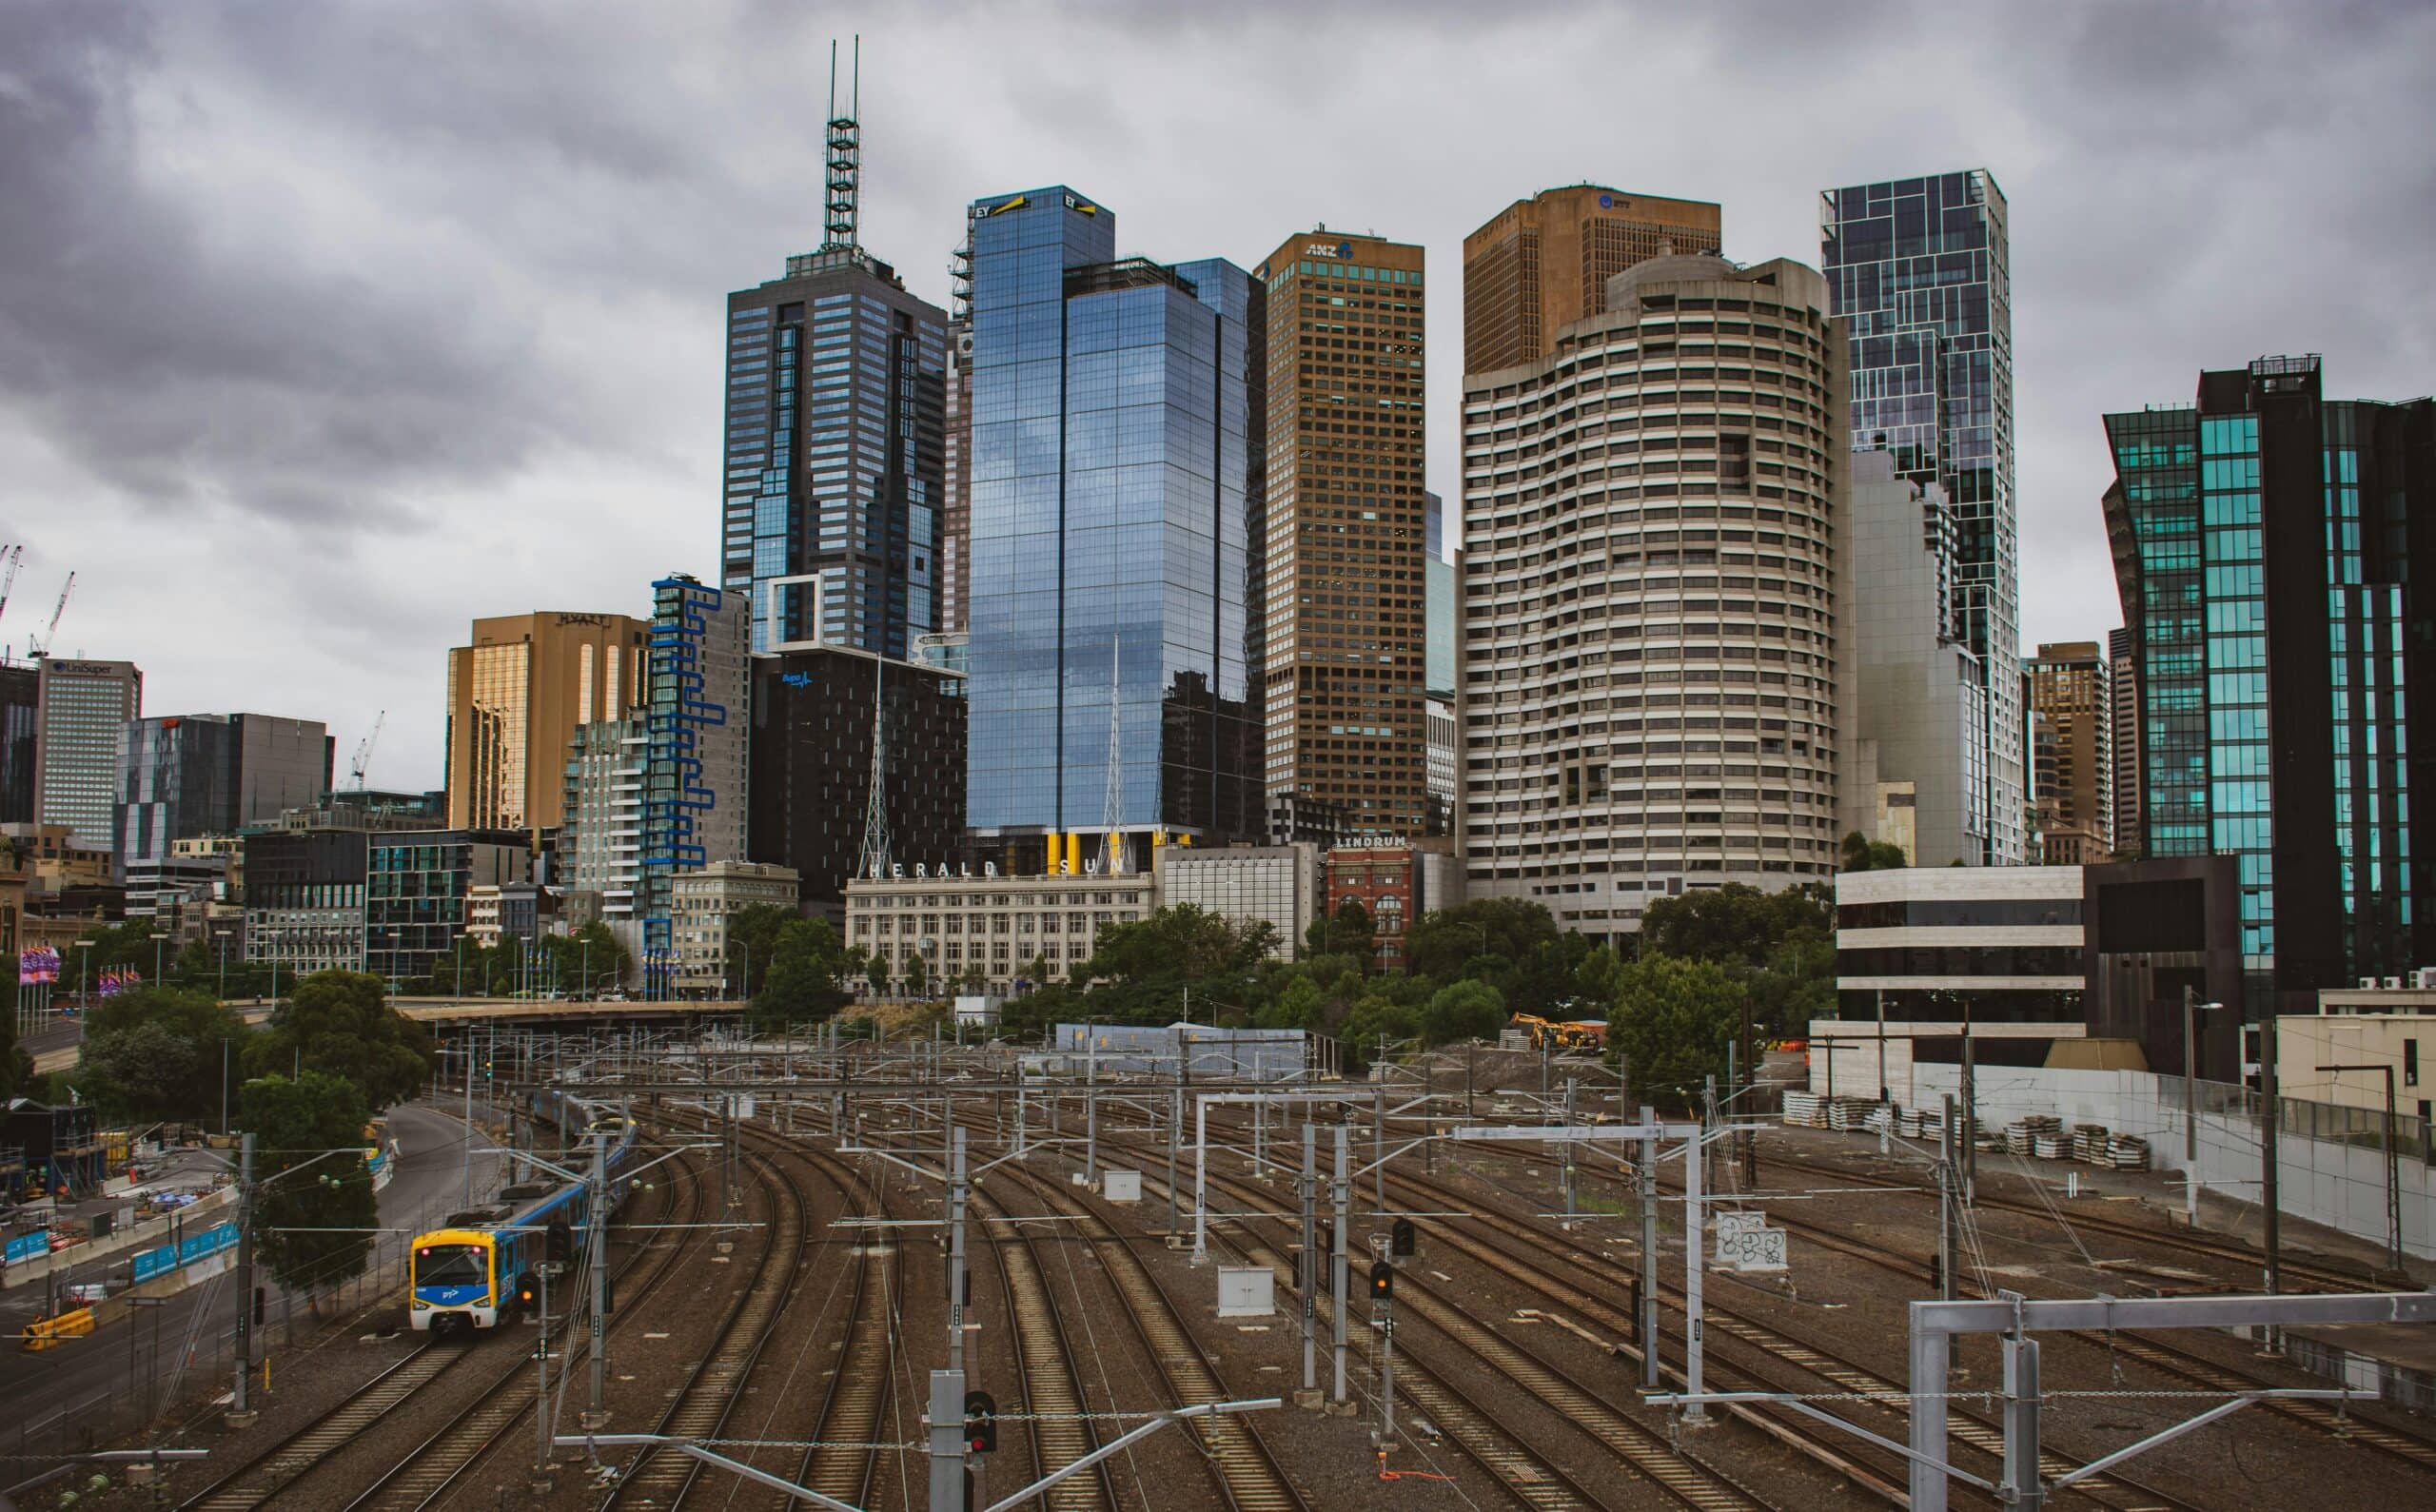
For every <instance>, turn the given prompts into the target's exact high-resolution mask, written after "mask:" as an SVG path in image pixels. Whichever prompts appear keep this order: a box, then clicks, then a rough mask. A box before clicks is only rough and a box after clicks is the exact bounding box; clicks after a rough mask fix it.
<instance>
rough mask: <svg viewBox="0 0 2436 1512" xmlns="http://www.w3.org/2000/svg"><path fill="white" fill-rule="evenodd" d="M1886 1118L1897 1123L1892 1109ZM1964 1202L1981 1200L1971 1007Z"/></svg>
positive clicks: (1967, 1016) (1965, 1071) (1965, 1065)
mask: <svg viewBox="0 0 2436 1512" xmlns="http://www.w3.org/2000/svg"><path fill="white" fill-rule="evenodd" d="M1886 1116H1887V1119H1888V1121H1889V1122H1892V1121H1893V1120H1894V1117H1895V1114H1894V1110H1893V1109H1888V1111H1887V1115H1886ZM1961 1137H1962V1144H1961V1147H1960V1149H1958V1150H1957V1151H1956V1152H1957V1153H1958V1154H1960V1155H1961V1157H1962V1201H1963V1204H1964V1205H1965V1206H1966V1207H1967V1206H1969V1205H1970V1204H1973V1203H1975V1202H1977V1201H1978V1200H1979V1059H1978V1053H1977V1051H1975V1050H1974V1048H1973V1046H1972V1042H1971V1004H1970V1003H1969V1002H1968V1001H1965V1002H1964V1003H1963V1005H1962V1136H1961Z"/></svg>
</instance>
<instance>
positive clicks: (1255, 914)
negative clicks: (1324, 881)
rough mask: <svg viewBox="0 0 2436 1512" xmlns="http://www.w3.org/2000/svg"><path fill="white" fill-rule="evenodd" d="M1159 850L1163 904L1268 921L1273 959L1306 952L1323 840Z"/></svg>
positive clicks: (1240, 919) (1230, 917) (1298, 956)
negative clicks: (1306, 938)
mask: <svg viewBox="0 0 2436 1512" xmlns="http://www.w3.org/2000/svg"><path fill="white" fill-rule="evenodd" d="M1157 854H1158V858H1159V897H1160V902H1161V904H1162V906H1169V907H1171V906H1173V905H1176V904H1180V903H1189V904H1191V905H1192V906H1193V907H1195V908H1198V909H1201V910H1203V911H1205V912H1207V913H1215V914H1218V915H1220V916H1221V917H1223V918H1226V919H1228V920H1231V921H1233V922H1236V923H1241V924H1252V923H1265V924H1267V925H1268V926H1269V928H1270V930H1271V931H1273V932H1274V934H1273V937H1272V939H1271V941H1270V945H1269V952H1268V953H1269V955H1270V956H1271V957H1272V958H1273V959H1276V960H1281V961H1292V960H1300V959H1301V958H1302V956H1303V954H1304V950H1303V934H1304V932H1305V931H1306V930H1307V929H1309V928H1310V924H1311V920H1312V918H1313V917H1314V916H1315V915H1316V913H1317V911H1318V909H1319V906H1320V885H1321V879H1320V848H1319V847H1318V846H1316V845H1308V844H1302V843H1296V844H1292V845H1230V846H1224V847H1219V848H1214V849H1208V850H1205V849H1201V848H1199V847H1195V846H1182V845H1172V846H1161V847H1159V848H1158V853H1157Z"/></svg>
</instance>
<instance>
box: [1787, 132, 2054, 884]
mask: <svg viewBox="0 0 2436 1512" xmlns="http://www.w3.org/2000/svg"><path fill="white" fill-rule="evenodd" d="M1819 199H1820V205H1819V243H1820V255H1821V267H1822V268H1823V269H1824V271H1825V272H1826V275H1827V284H1828V288H1829V291H1830V294H1831V297H1832V298H1833V301H1834V309H1835V314H1836V316H1837V318H1838V319H1840V320H1842V321H1844V322H1845V323H1846V328H1847V331H1848V333H1849V346H1850V351H1851V357H1852V372H1853V377H1852V445H1853V449H1854V450H1855V451H1875V450H1885V451H1891V452H1893V453H1894V454H1895V459H1896V473H1897V475H1898V476H1900V477H1904V478H1907V479H1910V480H1912V481H1915V482H1921V483H1936V484H1938V485H1940V486H1941V487H1942V488H1943V489H1944V491H1945V494H1946V498H1947V500H1948V501H1949V502H1950V503H1951V505H1952V506H1953V511H1954V517H1955V526H1956V528H1955V533H1954V539H1953V543H1952V546H1951V550H1952V553H1953V556H1954V562H1953V580H1954V584H1955V593H1954V598H1953V605H1952V611H1951V612H1952V615H1953V622H1952V623H1951V624H1950V625H1947V626H1945V627H1943V633H1944V634H1945V635H1947V636H1948V637H1950V638H1952V639H1954V640H1955V642H1956V643H1957V644H1960V645H1963V646H1965V647H1967V648H1968V649H1969V650H1970V652H1971V654H1972V655H1973V656H1974V658H1976V659H1977V663H1978V669H1979V675H1980V677H1982V679H1983V683H1982V685H1983V687H1984V689H1985V692H1986V697H1984V698H1982V699H1980V700H1978V702H1979V705H1980V708H1981V712H1982V722H1981V723H1980V724H1979V725H1978V726H1977V727H1976V728H1974V730H1973V731H1972V732H1970V735H1971V739H1970V741H1969V749H1968V750H1966V752H1965V790H1966V791H1965V792H1964V795H1963V801H1964V811H1963V827H1964V831H1965V834H1966V835H1969V836H1971V837H1972V838H1973V839H1974V841H1975V842H1976V845H1977V851H1978V854H1976V855H1974V856H1970V857H1966V858H1965V859H1968V860H1973V861H1976V862H1978V863H1981V864H1985V865H1992V866H2012V865H2019V864H2021V863H2022V862H2023V861H2025V860H2027V859H2028V855H2027V840H2028V835H2027V827H2026V824H2025V816H2026V803H2027V799H2028V790H2027V785H2026V782H2025V776H2026V773H2025V767H2024V753H2023V750H2022V731H2023V728H2024V724H2023V709H2022V669H2021V632H2020V610H2019V598H2020V562H2019V538H2018V535H2017V533H2016V530H2015V526H2014V356H2013V285H2012V276H2011V272H2010V254H2009V251H2008V239H2007V212H2006V208H2005V196H2004V191H2003V190H2002V189H1999V188H1998V187H1996V181H1995V179H1994V177H1993V176H1991V175H1990V174H1989V173H1988V172H1987V171H1986V170H1985V169H1977V168H1974V169H1972V170H1970V171H1968V172H1960V173H1941V174H1931V175H1929V176H1927V177H1925V178H1915V179H1894V180H1889V181H1888V182H1886V183H1883V184H1865V185H1859V186H1856V187H1850V188H1840V189H1829V190H1827V191H1825V192H1824V193H1823V194H1821V195H1820V196H1819Z"/></svg>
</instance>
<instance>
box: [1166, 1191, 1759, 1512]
mask: <svg viewBox="0 0 2436 1512" xmlns="http://www.w3.org/2000/svg"><path fill="white" fill-rule="evenodd" d="M1210 1185H1211V1186H1212V1187H1214V1188H1221V1189H1224V1190H1227V1191H1230V1192H1233V1193H1234V1194H1235V1195H1236V1197H1237V1198H1238V1200H1240V1201H1243V1202H1245V1203H1247V1204H1250V1205H1252V1206H1253V1207H1254V1208H1258V1207H1260V1206H1262V1205H1265V1204H1266V1203H1267V1201H1269V1200H1270V1198H1269V1194H1267V1193H1265V1192H1262V1191H1259V1190H1257V1189H1255V1188H1250V1187H1248V1186H1246V1185H1244V1184H1242V1183H1239V1182H1237V1181H1234V1180H1233V1179H1231V1178H1228V1177H1219V1176H1213V1177H1211V1178H1210ZM1161 1186H1162V1184H1161V1183H1159V1182H1157V1181H1155V1180H1154V1179H1152V1178H1151V1177H1149V1176H1148V1175H1145V1176H1144V1178H1143V1187H1144V1189H1145V1190H1149V1189H1151V1188H1161ZM1162 1189H1163V1188H1162ZM1269 1221H1273V1222H1277V1223H1283V1222H1284V1221H1285V1220H1283V1219H1276V1220H1269ZM1228 1229H1231V1230H1233V1231H1231V1232H1229V1231H1227V1230H1228ZM1213 1239H1214V1240H1215V1241H1216V1242H1217V1243H1220V1244H1222V1245H1225V1246H1228V1247H1231V1248H1233V1249H1235V1250H1236V1251H1237V1252H1239V1253H1241V1254H1242V1255H1244V1256H1245V1258H1247V1259H1248V1260H1250V1261H1251V1262H1252V1263H1254V1264H1256V1265H1265V1266H1267V1267H1269V1268H1270V1269H1271V1270H1272V1271H1275V1272H1277V1274H1278V1276H1279V1279H1280V1281H1281V1282H1282V1283H1284V1284H1285V1285H1286V1286H1287V1289H1288V1290H1291V1289H1292V1286H1293V1271H1294V1267H1293V1264H1292V1263H1291V1262H1290V1261H1288V1260H1287V1258H1286V1257H1285V1256H1283V1255H1281V1254H1279V1253H1278V1252H1277V1251H1276V1250H1274V1249H1271V1248H1270V1247H1268V1246H1267V1245H1264V1244H1262V1243H1261V1242H1260V1241H1259V1240H1257V1239H1255V1238H1253V1237H1252V1236H1251V1235H1250V1234H1249V1233H1248V1232H1246V1231H1244V1228H1243V1226H1242V1224H1241V1222H1240V1221H1238V1223H1236V1224H1230V1225H1228V1226H1226V1227H1225V1228H1223V1229H1221V1230H1219V1231H1216V1232H1214V1233H1213ZM1397 1303H1398V1306H1400V1307H1404V1308H1408V1309H1410V1310H1411V1312H1412V1313H1413V1314H1414V1315H1415V1316H1417V1317H1419V1318H1420V1319H1421V1320H1422V1321H1423V1322H1424V1323H1426V1324H1428V1325H1430V1326H1431V1327H1433V1328H1435V1329H1436V1330H1437V1331H1438V1332H1440V1333H1441V1334H1443V1335H1444V1336H1445V1337H1446V1338H1447V1339H1449V1340H1450V1341H1452V1342H1453V1343H1455V1344H1457V1345H1461V1346H1462V1347H1463V1348H1464V1350H1465V1351H1466V1352H1468V1353H1470V1354H1471V1355H1473V1356H1474V1357H1475V1358H1477V1359H1478V1360H1480V1361H1481V1362H1482V1364H1483V1365H1485V1366H1487V1368H1488V1370H1489V1371H1490V1372H1491V1374H1492V1375H1493V1376H1503V1378H1504V1379H1506V1380H1509V1381H1512V1382H1514V1383H1515V1384H1518V1385H1522V1386H1524V1387H1526V1388H1527V1389H1529V1390H1530V1391H1531V1392H1532V1393H1533V1394H1534V1395H1535V1396H1537V1397H1539V1398H1540V1400H1541V1401H1542V1402H1544V1403H1546V1404H1547V1405H1548V1407H1549V1408H1550V1409H1551V1410H1552V1411H1555V1412H1557V1413H1559V1414H1561V1415H1562V1416H1564V1417H1565V1418H1567V1419H1568V1420H1569V1421H1570V1422H1572V1423H1573V1424H1574V1425H1575V1426H1577V1427H1579V1428H1580V1429H1581V1431H1582V1432H1584V1433H1585V1434H1587V1435H1589V1436H1590V1437H1591V1438H1592V1439H1594V1440H1596V1441H1597V1442H1598V1443H1600V1444H1601V1445H1602V1446H1603V1447H1605V1448H1606V1449H1608V1450H1610V1451H1612V1452H1613V1453H1614V1454H1615V1455H1616V1456H1617V1457H1618V1458H1619V1459H1620V1460H1621V1461H1622V1462H1623V1463H1625V1464H1626V1465H1627V1466H1629V1467H1630V1468H1631V1469H1632V1470H1633V1471H1636V1472H1638V1474H1639V1475H1640V1477H1643V1478H1645V1479H1646V1481H1647V1482H1648V1483H1650V1484H1651V1485H1652V1486H1654V1487H1655V1488H1656V1489H1657V1490H1658V1491H1659V1492H1660V1493H1661V1494H1662V1495H1664V1496H1665V1497H1666V1498H1667V1500H1668V1503H1669V1504H1670V1505H1674V1506H1679V1507H1683V1508H1687V1509H1691V1512H1722V1509H1726V1508H1756V1507H1764V1506H1765V1504H1766V1503H1764V1502H1760V1501H1759V1500H1758V1498H1756V1497H1753V1496H1752V1495H1751V1494H1750V1493H1749V1492H1747V1491H1745V1490H1743V1489H1742V1488H1741V1487H1740V1486H1738V1485H1736V1484H1735V1483H1733V1482H1731V1481H1729V1480H1727V1479H1726V1478H1725V1477H1723V1476H1722V1475H1719V1474H1718V1473H1717V1472H1715V1471H1712V1470H1710V1469H1709V1468H1708V1467H1707V1466H1705V1465H1701V1464H1699V1463H1696V1462H1693V1461H1690V1460H1687V1459H1685V1458H1683V1457H1682V1456H1681V1455H1680V1454H1678V1453H1676V1451H1675V1450H1674V1449H1673V1448H1672V1447H1671V1446H1670V1445H1668V1444H1667V1443H1666V1441H1665V1440H1664V1438H1663V1437H1661V1436H1660V1435H1659V1434H1657V1433H1655V1432H1653V1431H1651V1430H1650V1429H1648V1428H1646V1427H1644V1426H1642V1425H1641V1424H1638V1423H1636V1422H1634V1421H1633V1420H1632V1419H1630V1418H1628V1417H1626V1416H1625V1415H1624V1414H1622V1413H1621V1412H1618V1411H1617V1410H1615V1409H1614V1408H1613V1407H1611V1406H1609V1405H1608V1404H1606V1402H1605V1401H1603V1400H1602V1399H1601V1398H1600V1397H1599V1396H1598V1395H1597V1393H1595V1392H1593V1391H1591V1390H1589V1389H1588V1388H1587V1387H1584V1386H1582V1385H1581V1384H1579V1383H1577V1382H1575V1381H1574V1380H1573V1379H1572V1378H1571V1377H1569V1376H1567V1375H1565V1374H1564V1373H1563V1372H1562V1371H1560V1370H1558V1369H1556V1368H1555V1367H1554V1366H1552V1365H1547V1364H1546V1363H1545V1362H1543V1361H1542V1360H1540V1359H1538V1358H1537V1357H1535V1356H1533V1355H1531V1354H1529V1353H1528V1352H1527V1351H1524V1350H1522V1349H1521V1348H1518V1347H1517V1346H1515V1345H1512V1344H1509V1343H1507V1342H1506V1341H1505V1340H1503V1339H1502V1338H1499V1337H1498V1336H1497V1335H1496V1333H1495V1332H1494V1330H1492V1329H1490V1328H1488V1327H1487V1326H1486V1325H1483V1324H1482V1323H1481V1322H1480V1321H1479V1320H1478V1319H1476V1318H1474V1317H1472V1316H1471V1315H1470V1314H1469V1313H1468V1312H1466V1311H1464V1309H1463V1308H1462V1307H1461V1306H1457V1305H1454V1304H1450V1303H1447V1302H1444V1301H1443V1300H1441V1299H1439V1298H1437V1297H1435V1296H1433V1295H1432V1294H1431V1293H1430V1292H1429V1291H1428V1290H1426V1289H1424V1288H1423V1287H1422V1286H1419V1285H1417V1284H1416V1283H1415V1282H1414V1280H1413V1278H1412V1277H1411V1276H1409V1275H1407V1277H1406V1278H1405V1283H1404V1284H1403V1285H1402V1286H1400V1288H1399V1291H1398V1293H1397ZM1315 1310H1316V1313H1317V1316H1319V1317H1320V1318H1324V1319H1326V1318H1330V1315H1331V1313H1332V1311H1333V1308H1332V1306H1331V1299H1329V1298H1327V1297H1322V1298H1319V1299H1317V1307H1316V1309H1315ZM1347 1322H1348V1324H1350V1322H1351V1320H1349V1319H1348V1320H1347ZM1346 1339H1347V1343H1348V1344H1350V1345H1353V1346H1354V1348H1355V1350H1356V1351H1357V1352H1358V1353H1360V1354H1361V1355H1362V1356H1363V1358H1364V1359H1365V1362H1370V1363H1372V1367H1373V1369H1375V1368H1376V1365H1375V1361H1376V1352H1375V1347H1374V1345H1372V1344H1371V1341H1370V1339H1369V1338H1368V1336H1367V1332H1366V1330H1363V1331H1357V1330H1355V1329H1354V1328H1352V1327H1350V1326H1348V1328H1347V1330H1346ZM1396 1384H1397V1388H1398V1390H1399V1391H1400V1392H1402V1393H1403V1394H1405V1396H1407V1397H1409V1398H1410V1399H1411V1401H1412V1404H1413V1405H1415V1406H1416V1407H1418V1408H1420V1409H1421V1410H1422V1411H1423V1412H1424V1414H1426V1415H1427V1416H1428V1417H1429V1419H1430V1421H1431V1422H1433V1423H1435V1424H1437V1425H1438V1427H1439V1429H1440V1430H1441V1431H1442V1432H1444V1434H1445V1435H1446V1436H1447V1437H1448V1438H1450V1439H1451V1440H1453V1441H1454V1443H1455V1445H1456V1447H1457V1448H1459V1449H1460V1450H1462V1451H1463V1453H1464V1455H1465V1456H1466V1457H1468V1458H1469V1459H1470V1460H1471V1461H1472V1462H1473V1463H1476V1464H1478V1465H1479V1466H1480V1467H1481V1468H1482V1469H1483V1470H1484V1471H1486V1472H1487V1473H1488V1474H1489V1475H1490V1476H1492V1477H1494V1478H1495V1479H1496V1480H1497V1482H1498V1483H1499V1484H1501V1485H1503V1486H1504V1487H1505V1489H1506V1490H1507V1491H1508V1492H1509V1493H1510V1494H1511V1495H1513V1497H1514V1498H1515V1500H1516V1501H1518V1502H1521V1503H1522V1505H1524V1506H1527V1507H1532V1508H1550V1509H1564V1508H1589V1509H1600V1508H1606V1507H1611V1506H1614V1505H1615V1504H1616V1503H1615V1502H1612V1501H1610V1500H1609V1499H1608V1498H1606V1497H1603V1496H1601V1495H1599V1494H1598V1493H1597V1492H1595V1491H1593V1490H1592V1489H1591V1488H1590V1487H1588V1486H1587V1485H1585V1484H1583V1483H1581V1481H1580V1480H1578V1479H1576V1478H1575V1477H1574V1476H1573V1475H1571V1474H1570V1473H1568V1472H1567V1471H1566V1470H1565V1469H1564V1468H1563V1467H1562V1466H1561V1465H1559V1464H1557V1463H1555V1462H1554V1461H1552V1460H1550V1459H1548V1458H1547V1457H1546V1456H1544V1455H1542V1454H1541V1453H1539V1452H1538V1451H1537V1450H1535V1449H1533V1448H1532V1447H1531V1446H1530V1445H1529V1444H1528V1443H1526V1442H1525V1439H1524V1436H1523V1435H1522V1434H1519V1433H1516V1432H1514V1431H1512V1430H1511V1429H1508V1428H1506V1427H1505V1426H1503V1424H1501V1423H1500V1422H1499V1420H1498V1419H1497V1417H1496V1415H1495V1414H1494V1413H1492V1412H1490V1411H1489V1410H1488V1409H1486V1408H1484V1407H1483V1406H1482V1405H1480V1404H1479V1403H1478V1402H1477V1401H1475V1400H1474V1399H1473V1398H1472V1397H1470V1396H1469V1395H1467V1394H1466V1393H1464V1391H1463V1390H1461V1389H1460V1388H1459V1387H1458V1386H1456V1385H1455V1384H1454V1382H1453V1380H1452V1379H1451V1377H1450V1376H1449V1375H1448V1374H1447V1373H1446V1372H1444V1371H1442V1370H1438V1369H1436V1368H1433V1367H1432V1366H1431V1365H1429V1364H1428V1363H1427V1362H1425V1361H1424V1360H1423V1359H1421V1358H1419V1357H1417V1356H1415V1355H1412V1354H1409V1353H1407V1354H1405V1356H1404V1357H1403V1358H1402V1359H1401V1360H1400V1361H1399V1369H1398V1372H1397V1381H1396Z"/></svg>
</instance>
